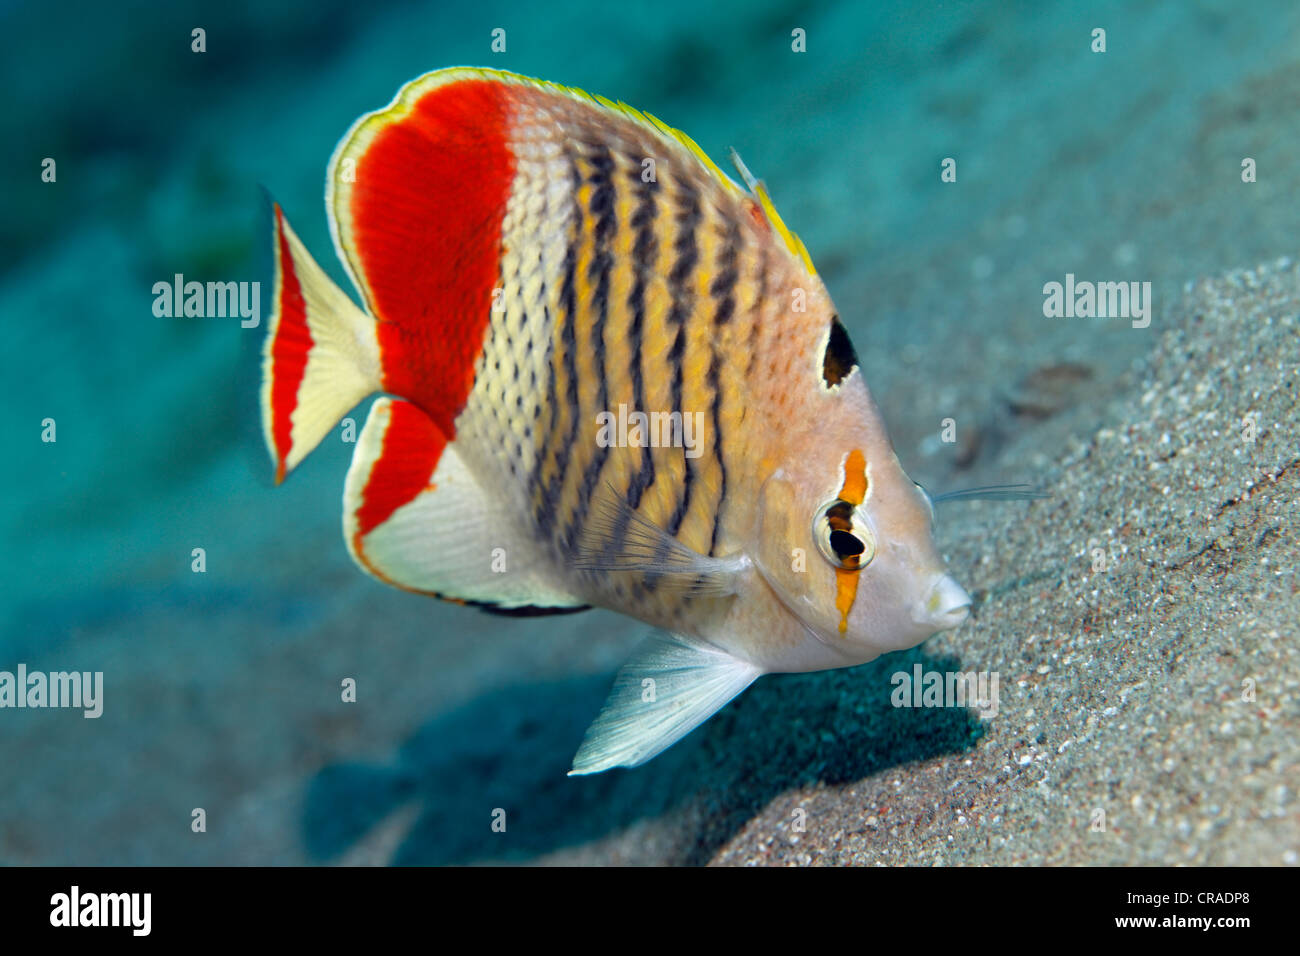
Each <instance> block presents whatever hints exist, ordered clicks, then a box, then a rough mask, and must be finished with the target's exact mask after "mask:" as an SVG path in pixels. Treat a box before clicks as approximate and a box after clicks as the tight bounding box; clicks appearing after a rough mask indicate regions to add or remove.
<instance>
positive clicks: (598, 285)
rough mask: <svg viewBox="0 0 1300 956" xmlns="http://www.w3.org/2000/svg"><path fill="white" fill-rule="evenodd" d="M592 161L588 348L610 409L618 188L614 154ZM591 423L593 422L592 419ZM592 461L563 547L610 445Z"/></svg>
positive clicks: (582, 517) (605, 152)
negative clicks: (609, 329) (608, 348)
mask: <svg viewBox="0 0 1300 956" xmlns="http://www.w3.org/2000/svg"><path fill="white" fill-rule="evenodd" d="M587 160H588V162H589V163H590V164H591V169H592V172H591V175H590V176H589V177H588V178H587V182H588V183H589V184H590V185H591V205H590V207H589V210H588V212H589V214H590V216H591V218H592V222H593V225H592V256H591V264H590V265H589V266H588V268H587V278H588V279H589V280H590V281H591V282H592V299H591V309H592V324H591V349H592V354H593V358H592V368H593V369H594V371H595V375H596V382H595V383H594V384H595V386H596V389H597V391H596V404H595V408H597V409H598V410H606V411H608V410H609V379H608V376H607V375H606V374H605V323H606V321H607V320H608V319H609V280H610V272H611V270H612V269H613V266H614V255H613V252H612V250H611V246H612V244H613V242H614V235H615V233H616V232H617V231H618V203H617V201H616V200H617V198H618V197H617V191H616V189H615V186H614V169H615V162H614V156H613V154H612V153H611V152H610V149H609V147H608V146H604V145H600V146H597V147H596V148H595V149H594V150H593V152H592V154H591V155H590V156H588V157H587ZM593 427H594V423H593ZM591 444H592V453H591V461H590V462H589V463H588V464H587V468H586V470H585V471H584V472H583V475H582V483H581V484H580V486H579V489H578V497H577V500H576V501H575V502H574V506H573V515H572V517H571V518H570V519H569V525H568V527H567V529H566V530H565V535H564V548H565V551H566V552H567V551H570V550H572V547H573V543H574V541H575V540H576V539H577V536H578V533H579V532H580V531H581V530H582V527H583V524H584V523H585V522H586V518H587V506H588V504H589V503H590V501H591V496H592V492H593V491H594V490H595V488H596V481H597V479H598V478H599V477H600V473H601V471H602V470H603V469H604V467H605V462H606V461H607V460H608V458H609V449H608V448H603V447H601V446H600V445H599V444H597V443H596V442H595V440H594V437H593V440H592V442H591Z"/></svg>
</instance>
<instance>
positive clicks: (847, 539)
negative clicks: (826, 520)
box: [831, 530, 867, 558]
mask: <svg viewBox="0 0 1300 956" xmlns="http://www.w3.org/2000/svg"><path fill="white" fill-rule="evenodd" d="M831 547H832V548H833V549H834V550H835V553H836V554H838V555H839V556H840V557H842V558H853V557H857V556H858V555H860V554H861V553H862V552H864V551H866V550H867V546H866V544H864V543H863V541H862V539H861V538H859V537H858V536H857V535H855V534H850V533H849V532H847V531H838V530H836V531H832V532H831Z"/></svg>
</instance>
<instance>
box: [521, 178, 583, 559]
mask: <svg viewBox="0 0 1300 956" xmlns="http://www.w3.org/2000/svg"><path fill="white" fill-rule="evenodd" d="M569 173H570V179H571V186H572V189H573V229H572V231H571V237H572V238H570V240H569V247H568V249H566V250H565V252H564V278H563V279H562V280H561V283H560V316H559V317H557V319H558V321H560V322H561V323H562V324H561V326H560V328H559V329H558V330H557V334H558V335H559V336H560V341H561V342H562V343H563V346H564V373H565V377H566V378H567V379H568V381H567V383H566V385H567V387H566V389H565V394H564V396H563V398H561V397H560V396H559V395H555V396H553V398H552V400H553V401H554V402H555V404H553V405H552V413H553V414H554V413H556V412H558V410H559V402H560V401H563V402H565V403H566V405H567V407H568V409H569V429H568V435H567V437H566V438H565V439H564V440H562V441H560V442H559V446H558V447H557V448H555V449H554V453H555V473H554V474H553V475H552V476H551V480H550V482H548V483H547V485H546V487H545V489H543V491H542V496H541V499H540V500H539V501H538V502H537V510H536V512H535V514H534V515H533V517H534V520H536V522H537V527H538V530H539V531H540V532H541V533H542V534H543V535H544V536H545V535H548V534H550V532H551V530H552V529H553V528H554V519H555V512H556V510H557V508H558V507H559V504H560V495H561V492H562V491H563V490H564V476H565V473H566V472H567V471H568V470H569V456H570V454H571V453H572V450H573V443H574V441H575V440H576V439H577V433H578V415H579V412H580V408H579V405H578V369H577V363H576V360H575V359H574V352H575V351H576V349H577V341H576V333H575V332H574V323H575V322H576V321H577V314H576V313H577V301H578V295H577V272H578V245H579V243H581V242H582V233H583V209H582V203H581V201H580V199H579V190H580V189H581V186H582V174H581V172H580V171H579V169H578V164H577V162H576V161H575V160H574V159H573V158H572V157H570V159H569ZM552 375H554V363H553V362H552ZM552 390H553V391H554V389H552ZM552 421H554V418H552ZM548 440H550V441H554V437H553V435H552V436H550V437H548ZM539 474H540V472H539Z"/></svg>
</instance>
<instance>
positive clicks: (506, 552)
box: [343, 398, 583, 612]
mask: <svg viewBox="0 0 1300 956" xmlns="http://www.w3.org/2000/svg"><path fill="white" fill-rule="evenodd" d="M510 521H511V519H510V517H509V514H508V513H507V512H506V510H505V509H503V508H502V506H501V503H500V502H499V501H496V500H494V499H493V498H492V497H491V496H489V495H488V494H487V492H486V491H485V490H484V489H483V487H482V486H481V485H480V484H479V482H478V480H477V479H476V478H475V477H474V475H473V474H472V473H471V472H470V471H469V469H468V468H467V467H466V466H465V463H464V461H463V460H462V459H461V457H460V455H458V454H457V453H456V449H455V445H454V443H448V442H447V440H446V438H445V436H444V435H443V434H442V432H441V431H440V430H439V429H438V426H437V425H435V424H434V423H433V420H432V419H430V418H429V416H427V415H426V414H425V413H424V412H422V411H421V410H420V409H419V408H418V407H416V406H415V405H414V404H412V403H411V402H406V401H402V400H400V399H393V398H380V399H378V400H376V401H375V403H374V405H373V406H372V407H371V409H370V417H369V418H368V419H366V425H365V428H363V429H362V430H361V434H360V436H358V438H357V447H356V451H355V452H353V455H352V465H351V467H350V468H349V469H348V477H347V483H346V485H345V487H344V492H343V535H344V538H345V540H346V541H347V546H348V551H349V553H351V555H352V558H353V560H354V561H356V563H357V564H358V565H360V566H361V568H363V569H364V570H365V571H367V572H369V573H370V574H371V575H373V576H374V577H376V578H378V579H379V580H381V581H383V582H385V583H386V584H391V585H393V586H394V587H399V588H402V589H404V590H407V591H416V592H419V593H421V594H430V595H433V596H435V597H440V598H445V599H447V600H453V601H460V602H463V603H467V604H480V605H484V606H488V607H491V608H493V609H522V608H536V609H553V610H555V611H557V612H558V611H561V610H566V609H571V610H578V609H581V608H582V606H583V602H582V601H580V600H578V599H576V598H575V597H573V596H572V595H570V594H567V593H564V592H563V590H561V589H560V588H559V587H558V586H557V585H556V584H555V583H554V582H553V580H552V579H551V576H549V575H548V574H547V573H546V569H547V567H548V566H549V565H548V564H547V559H546V558H545V557H544V555H543V554H542V551H541V549H540V548H539V547H538V546H537V545H536V544H534V543H533V542H532V540H531V539H530V538H529V537H528V536H527V535H526V534H521V533H519V531H518V529H516V528H512V527H511V525H510Z"/></svg>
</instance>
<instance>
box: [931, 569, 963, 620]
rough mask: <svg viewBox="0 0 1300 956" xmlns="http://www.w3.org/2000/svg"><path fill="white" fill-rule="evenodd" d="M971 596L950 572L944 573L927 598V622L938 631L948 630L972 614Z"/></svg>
mask: <svg viewBox="0 0 1300 956" xmlns="http://www.w3.org/2000/svg"><path fill="white" fill-rule="evenodd" d="M970 605H971V598H970V595H969V594H967V593H966V589H965V588H963V587H962V586H961V585H960V584H958V583H957V582H956V581H955V580H954V579H953V577H952V575H950V574H945V575H942V576H941V577H940V578H939V579H938V580H936V581H935V583H934V584H933V585H932V586H931V588H930V593H929V594H928V595H927V596H926V599H925V623H926V624H928V625H930V626H932V627H934V628H935V630H937V631H948V630H951V629H952V628H954V627H957V626H958V625H960V624H961V623H962V622H963V621H965V620H966V618H967V617H968V616H969V615H970Z"/></svg>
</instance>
